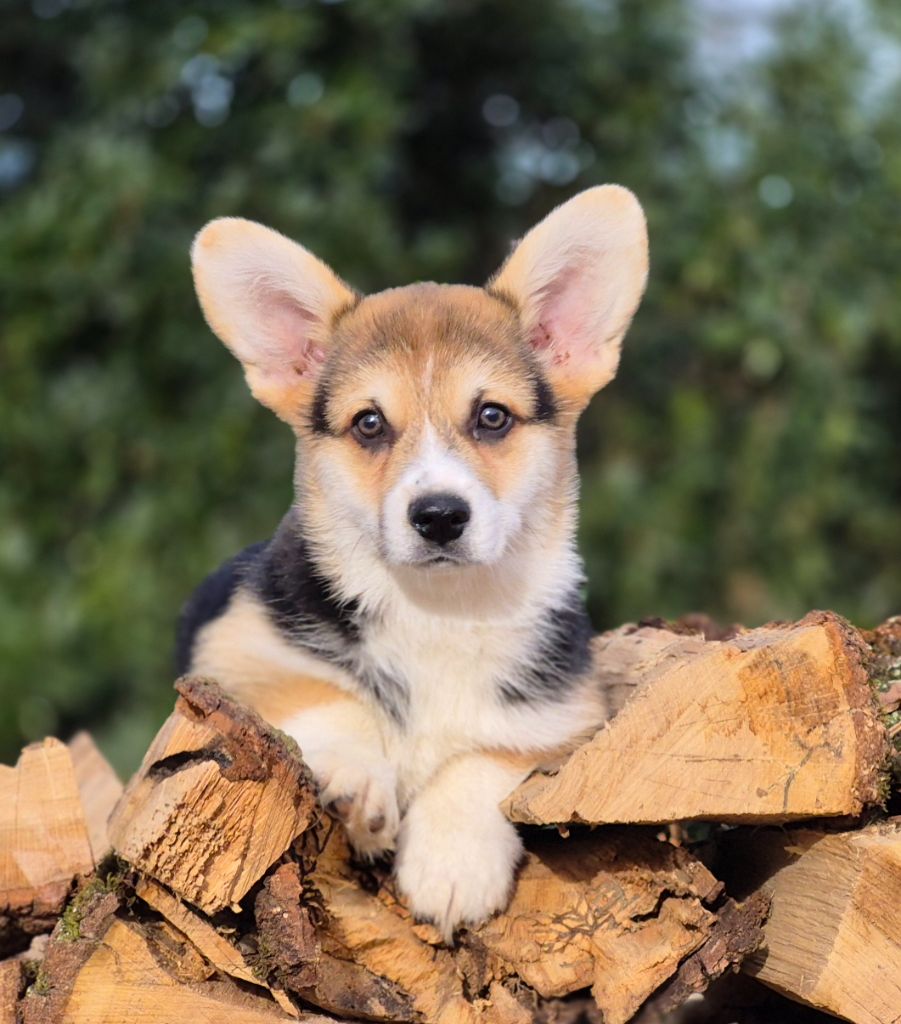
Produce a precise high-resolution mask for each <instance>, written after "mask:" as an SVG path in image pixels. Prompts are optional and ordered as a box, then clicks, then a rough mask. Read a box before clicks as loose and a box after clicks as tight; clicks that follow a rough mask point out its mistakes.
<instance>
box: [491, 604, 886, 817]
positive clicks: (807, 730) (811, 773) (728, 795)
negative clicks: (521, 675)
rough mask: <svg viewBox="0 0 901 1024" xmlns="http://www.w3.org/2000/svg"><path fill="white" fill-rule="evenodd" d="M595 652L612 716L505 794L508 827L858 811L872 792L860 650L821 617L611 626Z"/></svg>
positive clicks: (873, 738) (879, 739) (829, 618)
mask: <svg viewBox="0 0 901 1024" xmlns="http://www.w3.org/2000/svg"><path fill="white" fill-rule="evenodd" d="M595 654H596V660H597V665H598V677H599V681H600V682H601V685H602V686H603V688H604V691H605V692H606V693H607V694H608V697H609V699H610V701H611V704H612V706H611V711H613V712H616V713H615V714H614V717H613V718H612V720H610V721H609V722H608V724H607V725H606V727H605V728H603V729H601V731H600V732H598V733H597V734H596V735H595V737H594V738H593V739H592V740H590V741H589V742H588V743H587V744H585V745H584V746H582V747H581V748H580V749H579V750H577V751H576V752H575V753H574V754H573V755H572V756H571V757H570V758H569V759H568V760H567V761H566V762H565V763H564V764H563V765H562V767H560V768H559V769H558V770H556V771H552V772H549V773H537V774H535V775H533V776H532V777H531V778H529V779H527V780H526V781H525V782H524V783H523V785H521V786H520V787H519V788H518V789H517V790H516V791H515V792H514V793H513V794H512V795H511V796H510V797H509V798H508V800H507V801H506V803H505V809H506V810H507V813H508V814H509V815H510V817H511V818H512V819H513V820H514V821H520V822H527V823H531V824H550V823H560V822H586V823H592V824H603V823H650V822H668V821H677V820H681V821H693V820H704V819H706V820H714V821H721V822H732V823H749V822H755V823H761V822H787V821H793V820H798V819H803V818H818V817H828V816H845V815H857V814H859V813H860V812H861V811H862V810H863V808H864V807H866V806H867V805H869V804H875V803H878V802H879V801H880V799H881V798H882V796H883V795H884V785H885V775H884V769H885V765H886V761H887V757H888V741H887V736H886V729H885V725H884V723H883V720H882V718H881V715H880V709H879V707H878V706H877V702H876V700H875V698H874V694H873V691H872V689H871V687H870V685H869V680H868V675H867V669H866V665H867V660H868V658H869V656H870V652H869V649H868V648H867V647H866V645H865V644H864V642H863V640H862V638H861V636H860V634H859V633H858V632H857V631H856V630H855V629H853V628H852V627H851V626H849V625H848V624H847V623H846V622H845V621H844V620H843V619H840V618H839V617H838V616H836V615H833V614H832V613H830V612H811V614H809V615H808V616H807V617H806V618H804V619H802V620H801V621H800V622H798V623H795V624H793V625H782V624H774V625H769V626H764V627H761V628H760V629H753V630H747V631H741V632H738V633H737V634H736V635H734V636H732V637H731V638H730V639H727V640H722V641H711V640H705V639H704V638H703V637H702V636H699V635H684V634H680V633H674V632H671V631H670V630H668V629H665V628H657V627H642V628H635V627H624V628H622V629H619V630H615V631H614V632H612V633H606V634H604V635H603V636H601V637H599V638H598V640H597V643H596V651H595ZM617 709H618V710H617Z"/></svg>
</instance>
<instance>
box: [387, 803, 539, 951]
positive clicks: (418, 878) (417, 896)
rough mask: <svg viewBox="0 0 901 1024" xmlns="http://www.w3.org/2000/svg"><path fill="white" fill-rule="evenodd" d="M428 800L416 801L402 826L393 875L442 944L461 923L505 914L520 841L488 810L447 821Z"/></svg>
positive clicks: (496, 813)
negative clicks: (463, 818)
mask: <svg viewBox="0 0 901 1024" xmlns="http://www.w3.org/2000/svg"><path fill="white" fill-rule="evenodd" d="M428 804H429V802H428V801H421V802H418V803H417V802H416V801H414V803H413V805H412V806H411V807H410V809H409V810H408V811H407V814H406V817H405V818H404V821H403V824H402V826H401V834H400V839H399V842H398V856H397V861H396V867H395V872H396V875H397V882H398V885H399V887H400V890H401V892H402V893H403V894H404V895H405V896H406V898H407V901H408V903H409V906H410V909H411V910H412V911H413V913H414V915H415V916H416V917H418V918H424V919H427V920H429V921H433V922H434V923H435V924H436V925H437V926H438V928H439V929H440V931H441V933H442V935H443V936H444V939H445V941H446V942H450V941H451V939H452V938H453V933H454V930H455V929H456V928H458V927H460V926H461V925H464V924H469V925H472V924H479V923H480V922H482V921H484V920H485V919H486V918H488V917H490V916H491V915H492V914H494V913H496V912H497V911H498V910H503V908H504V907H505V906H506V905H507V902H508V900H509V898H510V893H511V890H512V888H513V876H514V872H515V870H516V865H517V863H518V862H519V859H520V857H521V856H522V843H521V842H520V839H519V836H518V834H517V832H516V829H515V828H514V827H513V825H511V824H510V822H509V821H507V819H506V818H504V816H503V815H502V814H501V812H500V811H499V810H498V809H497V808H495V807H492V808H490V809H486V812H485V813H483V814H479V815H477V816H474V820H473V819H469V820H462V821H449V820H448V817H447V809H445V811H444V813H443V814H441V813H440V812H439V809H438V808H430V807H429V805H428Z"/></svg>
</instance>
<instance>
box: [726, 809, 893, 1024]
mask: <svg viewBox="0 0 901 1024" xmlns="http://www.w3.org/2000/svg"><path fill="white" fill-rule="evenodd" d="M730 839H731V840H732V841H731V842H730V843H729V844H728V846H727V848H726V857H725V861H724V869H725V870H726V871H727V873H728V877H729V878H730V879H732V880H733V887H734V889H735V890H739V889H748V888H752V887H756V888H757V890H758V891H760V892H763V893H766V894H767V895H768V896H770V897H771V900H772V909H771V913H770V917H769V920H768V921H767V923H766V924H765V926H764V944H763V946H762V947H761V948H760V950H759V951H758V952H756V953H754V954H752V956H751V957H750V958H749V959H748V960H747V961H746V963H745V967H744V969H745V970H747V971H748V972H750V973H751V974H753V975H754V976H755V977H757V978H758V979H759V980H760V981H762V982H765V983H766V984H767V985H770V986H772V987H773V988H774V989H776V990H777V991H779V992H781V993H783V994H784V995H787V996H790V997H791V998H792V999H795V1000H797V1001H799V1002H802V1003H807V1004H808V1005H810V1006H813V1007H817V1008H819V1009H821V1010H825V1011H827V1012H828V1013H831V1014H834V1015H835V1016H837V1017H843V1018H845V1019H847V1020H850V1021H854V1022H855V1024H897V1021H898V1020H899V1019H901V819H889V820H887V821H884V822H880V823H874V824H872V825H869V826H867V827H866V828H863V829H860V830H859V831H854V832H825V831H823V830H819V829H806V828H799V829H792V830H790V831H779V832H776V831H770V830H761V831H759V832H755V833H753V834H744V833H742V834H740V835H737V836H735V837H730Z"/></svg>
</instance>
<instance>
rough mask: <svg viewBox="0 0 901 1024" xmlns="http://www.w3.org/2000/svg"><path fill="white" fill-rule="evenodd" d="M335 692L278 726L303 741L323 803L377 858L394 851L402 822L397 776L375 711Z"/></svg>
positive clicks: (358, 846) (357, 845) (363, 850)
mask: <svg viewBox="0 0 901 1024" xmlns="http://www.w3.org/2000/svg"><path fill="white" fill-rule="evenodd" d="M318 685H319V686H320V687H321V686H324V685H325V686H327V685H328V684H322V683H319V684H318ZM330 689H331V687H330ZM334 690H335V695H334V699H332V700H328V701H320V702H319V703H317V704H316V706H313V707H309V708H306V709H304V710H302V711H298V712H296V713H294V714H292V715H291V716H290V717H288V718H283V719H282V720H281V721H280V722H279V723H277V724H278V725H279V728H281V729H282V730H283V731H284V732H286V733H287V734H288V735H289V736H291V737H292V738H293V739H295V740H297V743H298V744H299V745H300V749H301V753H302V754H303V758H304V760H305V761H306V762H307V764H308V765H309V766H310V769H311V770H312V772H313V775H314V776H315V777H316V781H317V782H318V784H319V794H320V799H321V800H322V803H323V806H324V807H325V808H326V810H327V811H328V812H329V813H330V814H332V815H333V816H334V817H336V818H339V819H340V820H341V821H343V822H344V825H345V827H346V829H347V835H348V838H349V839H350V842H351V845H352V846H353V847H354V849H355V850H356V851H357V853H359V854H361V855H363V856H364V857H377V856H379V855H380V854H382V853H384V852H386V851H387V850H392V849H394V842H395V838H396V836H397V830H398V825H399V823H400V813H399V811H398V806H397V774H396V772H395V769H394V766H393V765H392V764H391V763H390V762H389V761H388V759H387V758H386V757H385V753H384V747H383V743H382V738H381V735H380V732H379V728H378V723H377V721H376V719H375V716H374V714H373V713H372V712H371V711H370V710H369V709H368V708H367V707H365V706H364V705H363V704H362V703H361V702H360V701H358V700H355V699H354V698H353V697H350V696H348V695H347V694H345V693H343V692H342V691H340V690H337V688H334Z"/></svg>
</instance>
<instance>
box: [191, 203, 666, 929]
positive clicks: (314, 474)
mask: <svg viewBox="0 0 901 1024" xmlns="http://www.w3.org/2000/svg"><path fill="white" fill-rule="evenodd" d="M193 261H194V274H195V281H196V285H197V291H198V295H199V297H200V301H201V304H202V306H203V309H204V312H205V314H206V317H207V320H208V321H209V323H210V325H211V327H212V328H213V330H214V331H215V332H216V333H217V334H218V335H219V336H220V337H221V338H222V340H223V341H224V342H225V343H226V345H228V347H229V348H230V349H231V350H232V351H233V352H234V353H235V355H236V356H237V357H238V358H239V359H240V360H241V362H242V363H243V365H244V369H245V374H246V376H247V379H248V383H249V385H250V387H251V390H252V391H253V393H254V394H255V395H256V397H257V398H258V399H259V400H260V401H262V402H263V403H264V404H266V405H268V406H269V407H270V408H271V409H273V411H275V412H276V414H277V415H279V416H280V417H281V418H282V419H283V420H285V421H286V422H287V423H288V424H289V425H290V426H291V427H292V429H293V430H294V433H295V436H296V438H297V460H296V469H295V475H294V486H295V501H294V503H293V505H292V508H291V510H290V511H289V513H288V514H287V516H286V517H285V519H284V520H283V521H282V523H281V525H280V527H279V528H278V530H277V531H276V533H275V535H274V537H273V538H272V540H271V541H269V542H268V543H266V544H262V545H256V546H254V547H253V548H249V549H247V550H246V551H245V552H242V553H241V554H240V555H239V556H237V557H236V558H234V559H232V560H231V561H230V562H229V563H226V565H225V566H223V567H222V569H220V570H219V571H218V572H217V573H215V574H214V575H213V576H211V577H210V578H209V579H208V580H207V581H206V582H205V583H204V584H203V585H202V586H201V587H200V588H199V590H198V591H197V593H196V594H195V595H194V597H193V598H192V599H191V601H189V602H188V605H187V606H186V608H185V611H184V613H183V616H182V621H181V626H180V631H179V656H180V659H181V668H182V669H183V670H190V671H194V672H201V673H204V674H209V675H212V676H214V677H216V678H217V679H219V680H220V682H221V683H222V684H223V685H224V686H226V687H227V688H229V689H231V690H232V691H233V692H235V693H236V694H238V695H239V696H240V697H242V698H244V699H245V700H247V701H248V702H250V703H251V704H253V705H254V706H255V707H257V709H258V710H259V711H260V712H261V713H262V714H263V715H264V716H266V717H267V718H268V719H269V720H270V721H272V722H273V724H275V725H277V726H278V727H280V728H282V729H284V730H285V731H286V732H288V733H289V734H290V735H292V736H293V737H294V738H295V739H296V740H297V741H298V743H299V744H300V747H301V749H302V751H303V754H304V757H305V758H306V760H307V762H308V763H309V765H310V767H311V768H312V770H313V772H314V774H315V776H316V778H317V781H318V783H319V786H320V790H321V794H322V799H323V801H324V803H325V804H326V806H327V807H328V808H329V810H330V812H331V813H332V814H334V815H335V816H336V817H338V818H340V819H341V820H342V821H343V822H344V824H345V827H346V828H347V832H348V836H349V838H350V840H351V843H352V844H353V845H354V847H355V848H356V849H357V851H358V852H359V853H360V854H362V855H364V856H370V857H374V856H379V855H381V854H383V853H385V852H387V851H390V850H395V849H396V851H397V852H396V861H395V865H396V873H397V879H398V882H399V885H400V888H401V890H402V891H403V893H404V894H405V895H406V896H407V898H408V900H409V902H410V905H411V907H412V909H413V911H414V913H416V914H417V915H419V916H421V917H425V918H429V919H431V920H433V921H435V922H436V923H437V924H438V925H439V926H440V927H441V928H442V929H443V931H444V933H445V934H446V935H447V936H448V937H450V935H451V934H452V932H453V929H454V928H455V927H457V926H458V925H461V924H465V923H474V922H478V921H480V920H482V919H483V918H484V917H486V916H487V915H489V914H491V913H493V912H494V911H496V910H498V909H500V908H501V907H503V905H504V903H505V901H506V900H507V898H508V896H509V892H510V888H511V884H512V879H513V874H514V870H515V866H516V863H517V861H518V859H519V857H520V854H521V845H520V841H519V837H518V835H517V833H516V830H515V829H514V827H513V826H512V825H511V824H510V823H509V822H508V821H506V819H505V818H504V817H503V815H502V814H501V812H500V810H499V807H498V804H499V802H500V801H501V800H502V799H503V798H504V797H505V796H506V795H507V793H509V792H510V790H511V789H513V788H514V787H515V786H516V785H517V783H518V782H519V781H520V780H521V779H522V778H523V777H524V776H525V775H527V774H528V773H529V771H531V770H532V769H534V768H535V767H537V766H538V765H540V764H543V763H548V762H551V761H553V760H554V759H556V758H558V757H559V756H560V755H561V754H562V753H564V752H565V751H567V750H568V749H571V748H572V746H573V745H574V744H575V743H577V742H579V741H580V740H581V739H582V738H583V737H585V736H586V735H588V734H590V733H591V732H592V731H593V730H594V729H595V728H596V727H597V726H598V724H599V723H600V721H601V708H600V702H599V699H598V695H597V693H596V691H595V686H594V683H593V681H592V673H591V664H590V649H589V638H590V629H589V626H588V622H587V618H586V615H585V611H584V608H583V607H582V603H581V598H580V587H581V584H582V566H581V562H580V560H579V557H578V555H577V553H576V549H575V542H574V536H575V526H576V496H577V476H576V465H575V451H574V449H575V441H574V437H575V424H576V420H577V418H578V415H579V413H580V412H581V410H582V409H583V408H584V406H585V404H586V403H587V402H588V400H589V399H590V397H591V395H592V394H593V393H594V392H595V391H596V390H598V389H599V388H600V387H602V386H603V385H604V384H606V383H607V382H608V381H609V380H610V378H611V377H612V376H613V374H614V373H615V370H616V366H617V363H618V359H619V351H620V344H621V340H622V337H623V334H624V333H625V331H626V328H627V326H628V323H629V320H630V319H631V316H632V314H633V313H634V310H635V308H636V306H637V304H638V301H639V299H640V297H641V293H642V291H643V288H644V282H645V276H646V270H647V242H646V235H645V227H644V219H643V216H642V213H641V208H640V206H639V205H638V203H637V201H636V200H635V198H634V197H633V196H632V194H631V193H629V192H628V191H626V190H625V189H622V188H619V187H616V186H604V187H601V188H596V189H590V190H588V191H587V192H584V193H581V194H580V195H578V196H576V197H575V198H574V199H572V200H570V202H568V203H566V204H564V205H563V206H561V207H559V208H558V209H557V210H555V211H554V212H553V213H551V214H550V216H549V217H547V218H546V219H545V220H544V221H543V222H542V223H541V224H539V225H538V226H537V227H536V228H535V229H533V231H532V232H530V233H529V234H528V235H527V236H526V237H525V238H524V239H523V241H522V242H521V243H520V244H519V246H518V247H517V248H516V249H515V250H514V251H513V253H512V255H511V256H510V258H509V260H508V261H507V263H505V265H504V266H503V267H502V268H501V270H500V271H499V272H498V274H497V275H496V276H495V278H493V279H492V281H490V282H489V283H488V285H487V286H486V287H485V288H484V289H481V288H468V287H462V286H439V285H433V284H420V285H411V286H409V287H407V288H400V289H393V290H390V291H388V292H382V293H380V294H378V295H373V296H369V297H365V298H363V297H361V296H359V295H357V294H356V293H355V292H354V291H353V290H352V289H351V288H349V287H348V286H347V285H345V284H344V283H343V282H341V281H340V280H339V279H338V278H337V277H336V276H335V275H334V274H333V273H332V272H331V270H329V269H328V268H327V267H325V265H324V264H322V263H320V262H319V261H318V260H317V259H316V258H315V257H314V256H312V255H311V254H310V253H309V252H307V251H306V250H305V249H302V248H301V247H300V246H297V245H296V244H295V243H293V242H290V241H288V240H287V239H286V238H284V237H283V236H281V235H278V234H276V233H275V232H272V231H270V230H268V229H266V228H263V227H261V226H260V225H257V224H252V223H249V222H246V221H240V220H231V219H225V220H219V221H214V222H212V223H211V224H210V225H208V226H207V227H206V228H204V230H203V231H202V232H201V233H200V235H199V236H198V238H197V240H196V242H195V245H194V249H193ZM486 408H488V409H492V410H495V411H494V412H493V413H490V414H489V415H488V417H487V419H486V414H485V410H486ZM497 408H500V409H501V411H502V412H503V413H505V414H506V418H505V419H504V421H503V427H502V429H500V428H499V429H495V427H494V425H493V424H494V423H495V422H497V421H499V419H500V416H499V414H498V413H497V412H496V410H497ZM366 416H368V419H367V420H366V421H365V423H364V424H363V425H364V426H366V427H367V429H368V428H370V427H372V426H373V424H375V427H377V428H378V429H377V430H376V431H375V432H374V433H372V436H364V434H363V433H362V428H361V417H366ZM442 495H451V496H453V498H454V500H455V501H457V502H458V503H462V505H463V506H464V507H465V508H466V512H467V515H468V521H466V522H465V525H463V526H461V527H460V530H459V536H456V537H455V538H453V539H450V540H448V539H447V538H445V539H444V540H443V541H441V542H438V541H436V540H435V538H434V537H433V536H430V535H429V533H428V531H425V530H423V529H421V528H420V526H421V524H420V526H417V525H416V522H415V517H414V508H415V505H416V502H417V501H420V500H424V499H431V498H434V497H435V496H438V497H440V496H442Z"/></svg>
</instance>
